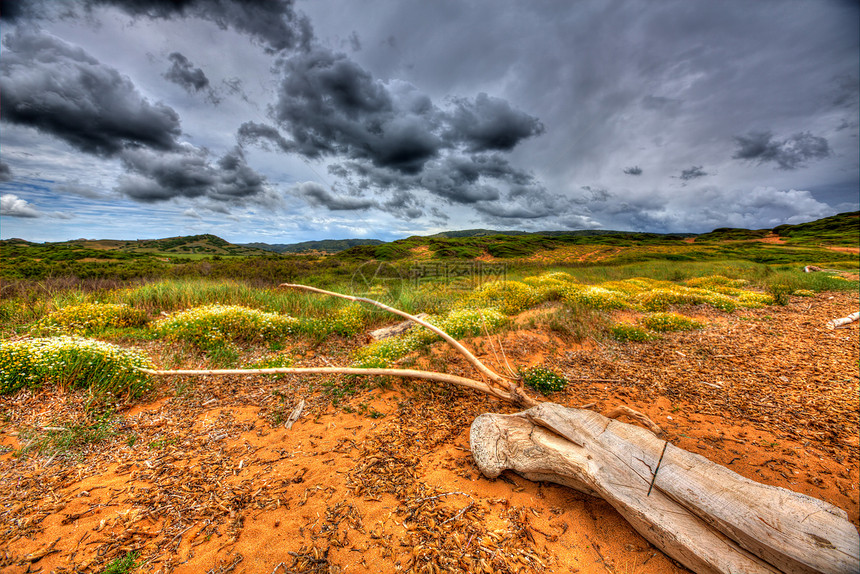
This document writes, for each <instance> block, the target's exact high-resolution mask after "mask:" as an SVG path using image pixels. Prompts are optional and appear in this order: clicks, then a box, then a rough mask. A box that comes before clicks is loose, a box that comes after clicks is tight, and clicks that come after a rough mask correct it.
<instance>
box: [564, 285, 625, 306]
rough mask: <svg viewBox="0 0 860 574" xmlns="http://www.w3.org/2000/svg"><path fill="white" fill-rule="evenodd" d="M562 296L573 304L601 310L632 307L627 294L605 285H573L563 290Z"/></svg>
mask: <svg viewBox="0 0 860 574" xmlns="http://www.w3.org/2000/svg"><path fill="white" fill-rule="evenodd" d="M561 297H562V300H563V301H565V302H567V303H569V304H571V305H576V306H580V307H586V308H589V309H597V310H600V311H611V310H613V309H627V308H629V307H630V303H629V302H628V301H627V296H626V295H625V294H623V293H620V292H618V291H611V290H609V289H605V288H604V287H596V286H587V285H571V286H569V287H566V288H565V289H564V290H563V291H562V295H561Z"/></svg>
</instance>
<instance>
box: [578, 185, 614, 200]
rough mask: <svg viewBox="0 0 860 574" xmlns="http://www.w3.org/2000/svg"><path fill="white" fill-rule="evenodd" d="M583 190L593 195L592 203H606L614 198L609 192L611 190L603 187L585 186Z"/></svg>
mask: <svg viewBox="0 0 860 574" xmlns="http://www.w3.org/2000/svg"><path fill="white" fill-rule="evenodd" d="M582 189H584V190H585V191H587V192H588V193H589V194H590V195H591V201H606V200H608V199H609V198H610V197H612V194H611V193H610V192H609V190H607V189H604V188H602V187H592V186H590V185H583V186H582Z"/></svg>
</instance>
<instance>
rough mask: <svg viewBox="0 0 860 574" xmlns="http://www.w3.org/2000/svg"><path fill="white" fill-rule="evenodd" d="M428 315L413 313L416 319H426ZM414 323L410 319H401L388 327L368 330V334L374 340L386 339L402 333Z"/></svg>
mask: <svg viewBox="0 0 860 574" xmlns="http://www.w3.org/2000/svg"><path fill="white" fill-rule="evenodd" d="M428 316H429V315H427V313H418V314H417V315H415V317H417V318H418V319H426V318H427V317H428ZM414 325H415V323H414V322H413V321H411V320H406V321H401V322H400V323H397V324H396V325H391V326H389V327H380V328H379V329H376V330H375V331H371V332H370V336H371V337H373V338H374V340H376V341H379V340H381V339H387V338H389V337H395V336H397V335H400V334H403V333H405V332H406V331H408V330H409V329H411V328H412V327H413V326H414Z"/></svg>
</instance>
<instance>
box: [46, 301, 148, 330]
mask: <svg viewBox="0 0 860 574" xmlns="http://www.w3.org/2000/svg"><path fill="white" fill-rule="evenodd" d="M147 321H148V319H147V316H146V313H144V312H143V311H141V310H139V309H135V308H134V307H131V306H129V305H126V304H123V303H120V304H115V303H86V304H83V305H72V306H69V307H64V308H62V309H58V310H56V311H54V312H53V313H50V314H49V315H47V316H45V317H43V318H42V319H40V320H39V321H38V322H37V323H36V324H35V325H33V326H32V327H31V328H30V334H31V335H34V336H44V335H58V334H63V333H64V334H70V335H91V334H94V333H99V332H101V331H104V330H105V329H108V328H111V327H116V328H119V327H142V326H143V325H145V324H146V322H147Z"/></svg>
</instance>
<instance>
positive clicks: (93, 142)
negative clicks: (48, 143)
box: [0, 30, 180, 156]
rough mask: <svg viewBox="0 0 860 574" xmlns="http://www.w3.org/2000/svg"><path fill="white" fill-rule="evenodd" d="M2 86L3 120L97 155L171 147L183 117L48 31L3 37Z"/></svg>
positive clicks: (174, 143)
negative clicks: (127, 150) (144, 147)
mask: <svg viewBox="0 0 860 574" xmlns="http://www.w3.org/2000/svg"><path fill="white" fill-rule="evenodd" d="M3 45H4V47H5V48H6V49H5V50H4V54H3V59H2V61H0V91H2V93H3V114H2V120H3V121H5V122H10V123H15V124H20V125H24V126H29V127H32V128H35V129H37V130H39V131H41V132H44V133H47V134H50V135H53V136H55V137H57V138H59V139H62V140H64V141H65V142H67V143H69V144H70V145H72V146H73V147H75V148H77V149H79V150H81V151H84V152H87V153H91V154H95V155H101V156H112V155H115V154H117V153H119V152H120V151H121V150H122V149H124V148H125V147H128V146H146V147H150V148H154V149H160V150H170V149H173V148H174V147H175V145H176V140H175V138H176V137H177V136H179V134H180V126H179V115H178V114H177V113H176V112H175V111H174V110H173V109H172V108H170V107H168V106H165V105H163V104H161V103H156V104H152V103H150V102H149V101H148V100H147V99H146V98H144V97H143V96H142V95H141V94H140V92H138V91H137V88H135V86H134V84H133V83H132V82H131V80H129V79H128V78H127V77H125V76H122V75H120V73H119V72H117V71H116V70H115V69H113V68H111V67H108V66H105V65H103V64H101V63H99V62H98V61H97V60H96V59H95V58H93V57H92V56H90V55H89V54H87V53H86V52H85V51H84V50H82V49H81V48H79V47H77V46H73V45H71V44H68V43H66V42H64V41H62V40H60V39H59V38H56V37H55V36H51V35H49V34H46V33H43V32H24V31H20V30H16V31H13V32H11V33H9V34H7V35H6V36H5V37H4V40H3Z"/></svg>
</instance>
